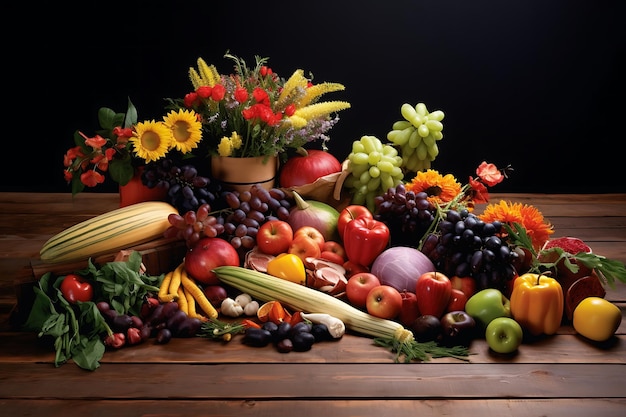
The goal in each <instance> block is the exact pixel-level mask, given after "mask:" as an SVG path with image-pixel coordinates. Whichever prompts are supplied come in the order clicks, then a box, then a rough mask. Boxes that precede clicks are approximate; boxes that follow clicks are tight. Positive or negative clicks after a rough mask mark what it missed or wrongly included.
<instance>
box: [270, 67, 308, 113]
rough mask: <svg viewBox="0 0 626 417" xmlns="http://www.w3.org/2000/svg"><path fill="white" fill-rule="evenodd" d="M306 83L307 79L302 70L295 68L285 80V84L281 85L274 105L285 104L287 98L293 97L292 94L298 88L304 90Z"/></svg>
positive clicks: (281, 105) (280, 105)
mask: <svg viewBox="0 0 626 417" xmlns="http://www.w3.org/2000/svg"><path fill="white" fill-rule="evenodd" d="M307 83H308V80H307V79H306V78H305V77H304V71H302V70H301V69H299V70H296V71H295V72H294V73H293V74H292V75H291V77H289V79H288V80H287V81H286V82H285V85H284V86H283V89H282V91H281V92H280V95H279V96H278V101H277V102H276V106H277V107H283V106H285V105H286V103H287V101H288V100H289V99H293V95H294V94H296V93H297V90H298V88H299V89H300V90H301V91H304V89H305V88H306V86H307Z"/></svg>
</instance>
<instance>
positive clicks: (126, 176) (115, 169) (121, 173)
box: [109, 154, 135, 185]
mask: <svg viewBox="0 0 626 417" xmlns="http://www.w3.org/2000/svg"><path fill="white" fill-rule="evenodd" d="M109 175H110V176H111V179H112V180H113V181H115V182H117V183H118V184H119V185H126V184H128V183H129V181H130V180H131V179H132V178H133V176H134V175H135V168H134V167H133V165H132V161H131V158H130V155H128V154H126V155H125V156H124V157H123V158H115V159H113V160H111V161H110V162H109Z"/></svg>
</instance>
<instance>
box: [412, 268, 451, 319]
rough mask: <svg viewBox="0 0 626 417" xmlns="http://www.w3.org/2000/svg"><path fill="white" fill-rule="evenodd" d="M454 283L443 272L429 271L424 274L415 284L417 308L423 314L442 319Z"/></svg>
mask: <svg viewBox="0 0 626 417" xmlns="http://www.w3.org/2000/svg"><path fill="white" fill-rule="evenodd" d="M451 293H452V283H451V282H450V279H449V278H448V277H447V276H446V275H444V274H442V273H441V272H436V271H429V272H426V273H424V274H422V275H421V276H420V277H419V278H418V279H417V283H416V284H415V295H417V306H418V307H419V309H420V313H422V314H430V315H433V316H435V317H438V318H441V316H442V315H443V313H444V312H445V311H446V307H448V302H449V301H450V294H451Z"/></svg>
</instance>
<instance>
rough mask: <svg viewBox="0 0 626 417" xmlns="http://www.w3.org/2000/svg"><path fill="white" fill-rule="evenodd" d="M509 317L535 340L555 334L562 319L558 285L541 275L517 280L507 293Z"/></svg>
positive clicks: (524, 276)
mask: <svg viewBox="0 0 626 417" xmlns="http://www.w3.org/2000/svg"><path fill="white" fill-rule="evenodd" d="M511 315H512V316H513V318H514V319H515V321H517V322H518V323H519V324H520V325H521V326H522V327H523V328H525V329H527V330H528V331H529V332H530V333H531V334H533V335H535V336H538V335H540V334H546V335H551V334H554V333H556V331H557V330H558V328H559V327H560V326H561V320H562V318H563V290H562V289H561V284H559V282H558V281H557V280H556V279H554V278H550V277H547V276H545V275H538V274H531V273H527V274H524V275H522V276H520V277H518V278H517V279H516V280H515V282H514V283H513V291H512V292H511Z"/></svg>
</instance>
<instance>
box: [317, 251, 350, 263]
mask: <svg viewBox="0 0 626 417" xmlns="http://www.w3.org/2000/svg"><path fill="white" fill-rule="evenodd" d="M320 259H323V260H325V261H328V262H332V263H335V264H337V265H341V264H343V263H344V262H345V261H346V260H345V259H343V258H342V257H341V256H340V255H338V254H337V253H335V252H331V251H329V250H325V251H322V253H320Z"/></svg>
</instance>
